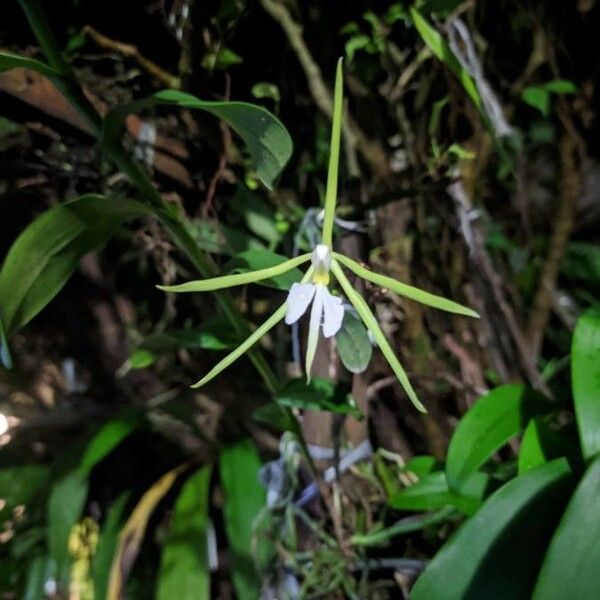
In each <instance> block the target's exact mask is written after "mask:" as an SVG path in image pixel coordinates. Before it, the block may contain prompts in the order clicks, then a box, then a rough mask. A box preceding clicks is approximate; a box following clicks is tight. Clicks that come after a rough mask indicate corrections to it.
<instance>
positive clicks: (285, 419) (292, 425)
mask: <svg viewBox="0 0 600 600" xmlns="http://www.w3.org/2000/svg"><path fill="white" fill-rule="evenodd" d="M252 418H253V419H254V420H255V421H258V422H259V423H263V424H265V425H269V426H270V427H274V428H275V429H278V430H279V431H293V432H294V433H299V430H300V429H299V427H298V421H297V420H296V419H295V418H294V416H293V413H292V412H291V411H290V410H286V409H285V408H284V407H283V406H280V405H279V404H277V402H267V403H266V404H264V405H263V406H260V407H259V408H257V409H256V410H255V411H254V412H253V413H252Z"/></svg>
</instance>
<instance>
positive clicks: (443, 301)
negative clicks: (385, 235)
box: [333, 252, 479, 319]
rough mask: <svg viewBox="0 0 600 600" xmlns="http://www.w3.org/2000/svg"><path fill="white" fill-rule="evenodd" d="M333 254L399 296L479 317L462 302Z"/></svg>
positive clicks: (357, 272)
mask: <svg viewBox="0 0 600 600" xmlns="http://www.w3.org/2000/svg"><path fill="white" fill-rule="evenodd" d="M333 256H335V258H337V260H339V261H340V262H341V263H342V264H343V265H344V266H345V267H348V269H350V270H351V271H352V272H353V273H356V275H358V276H359V277H362V278H363V279H367V280H368V281H372V282H373V283H375V284H376V285H379V286H381V287H384V288H388V289H390V290H392V292H395V293H396V294H399V295H400V296H404V297H406V298H410V299H411V300H415V301H416V302H420V303H421V304H426V305H427V306H432V307H433V308H439V309H440V310H445V311H446V312H451V313H456V314H458V315H464V316H466V317H475V318H476V319H479V315H478V314H477V313H476V312H475V311H474V310H472V309H471V308H468V307H466V306H463V305H462V304H458V302H453V301H452V300H448V299H447V298H443V297H442V296H436V295H435V294H430V293H429V292H425V291H423V290H420V289H419V288H416V287H413V286H411V285H407V284H406V283H401V282H400V281H396V280H395V279H392V278H391V277H386V276H385V275H379V273H373V271H369V269H365V267H363V266H361V265H359V264H358V263H357V262H356V261H354V260H352V259H351V258H348V257H347V256H345V255H343V254H339V253H337V252H333Z"/></svg>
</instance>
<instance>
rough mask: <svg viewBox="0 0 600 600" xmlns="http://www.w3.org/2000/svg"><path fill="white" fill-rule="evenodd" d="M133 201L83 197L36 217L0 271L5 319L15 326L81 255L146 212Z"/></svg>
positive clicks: (59, 284)
mask: <svg viewBox="0 0 600 600" xmlns="http://www.w3.org/2000/svg"><path fill="white" fill-rule="evenodd" d="M148 212H149V209H148V208H147V207H145V206H144V205H142V204H140V203H138V202H134V201H132V200H118V201H116V200H109V199H107V198H105V197H103V196H98V195H87V196H81V197H80V198H77V199H75V200H71V201H70V202H65V203H64V204H59V205H58V206H55V207H54V208H51V209H50V210H48V211H46V212H45V213H43V214H42V215H40V216H39V217H38V218H37V219H35V220H34V221H33V223H31V224H30V225H29V226H28V227H27V228H26V229H25V230H24V231H23V232H22V233H21V235H20V236H19V237H18V238H17V239H16V241H15V242H14V244H13V245H12V246H11V248H10V250H9V251H8V254H7V256H6V259H5V260H4V265H3V267H2V270H1V271H0V318H1V319H2V321H3V323H4V326H5V328H6V332H7V333H8V332H11V331H16V330H17V329H19V328H21V327H23V325H25V324H26V323H27V322H28V321H30V320H31V319H32V318H33V317H34V316H35V315H36V314H37V313H38V312H40V311H41V310H42V309H43V308H44V306H46V304H48V302H50V300H52V298H54V296H55V295H56V294H57V293H58V292H59V291H60V290H61V288H62V287H63V285H64V284H65V283H66V282H67V280H68V279H69V277H70V276H71V274H72V273H73V271H74V270H75V268H76V267H77V264H78V263H79V260H80V259H81V258H82V257H83V256H84V255H85V254H87V253H88V252H90V251H92V250H95V249H97V248H99V247H101V246H102V245H104V244H105V243H106V242H107V241H108V239H109V238H110V237H111V236H112V235H113V234H114V233H115V231H116V230H117V229H118V228H119V227H120V226H121V224H122V223H123V222H124V221H126V220H128V219H131V218H134V217H139V216H140V215H144V214H147V213H148Z"/></svg>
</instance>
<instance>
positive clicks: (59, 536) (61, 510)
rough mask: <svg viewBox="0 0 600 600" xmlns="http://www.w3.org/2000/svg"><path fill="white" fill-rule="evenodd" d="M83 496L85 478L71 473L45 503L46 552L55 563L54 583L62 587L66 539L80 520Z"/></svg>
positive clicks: (66, 570)
mask: <svg viewBox="0 0 600 600" xmlns="http://www.w3.org/2000/svg"><path fill="white" fill-rule="evenodd" d="M87 493H88V480H87V478H86V477H84V476H83V475H82V474H81V473H79V471H77V470H73V471H71V472H70V473H68V474H67V475H65V476H64V477H63V478H62V479H61V480H59V481H58V483H56V484H55V485H54V487H53V488H52V491H51V492H50V497H49V499H48V508H47V519H48V525H47V536H48V550H49V552H50V556H51V557H52V558H53V559H54V560H55V562H56V570H57V573H58V580H59V581H60V582H62V583H63V584H64V583H66V582H67V581H68V580H69V565H70V563H71V555H70V553H69V535H70V533H71V529H72V528H73V525H75V523H77V522H78V521H79V519H80V518H81V513H82V511H83V507H84V504H85V499H86V497H87Z"/></svg>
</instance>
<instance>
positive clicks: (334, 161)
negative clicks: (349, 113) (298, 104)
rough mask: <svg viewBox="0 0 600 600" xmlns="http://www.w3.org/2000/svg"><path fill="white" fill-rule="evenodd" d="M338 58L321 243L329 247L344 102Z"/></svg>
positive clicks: (333, 214)
mask: <svg viewBox="0 0 600 600" xmlns="http://www.w3.org/2000/svg"><path fill="white" fill-rule="evenodd" d="M342 62H343V60H342V59H341V58H340V59H339V60H338V64H337V70H336V74H335V92H334V96H333V117H332V125H331V144H330V146H329V168H328V170H327V188H326V190H325V219H324V221H323V238H322V243H323V244H325V245H326V246H331V242H332V237H333V221H334V218H335V205H336V203H337V184H338V167H339V163H340V137H341V130H342V108H343V107H342V104H343V100H344V76H343V72H342Z"/></svg>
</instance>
